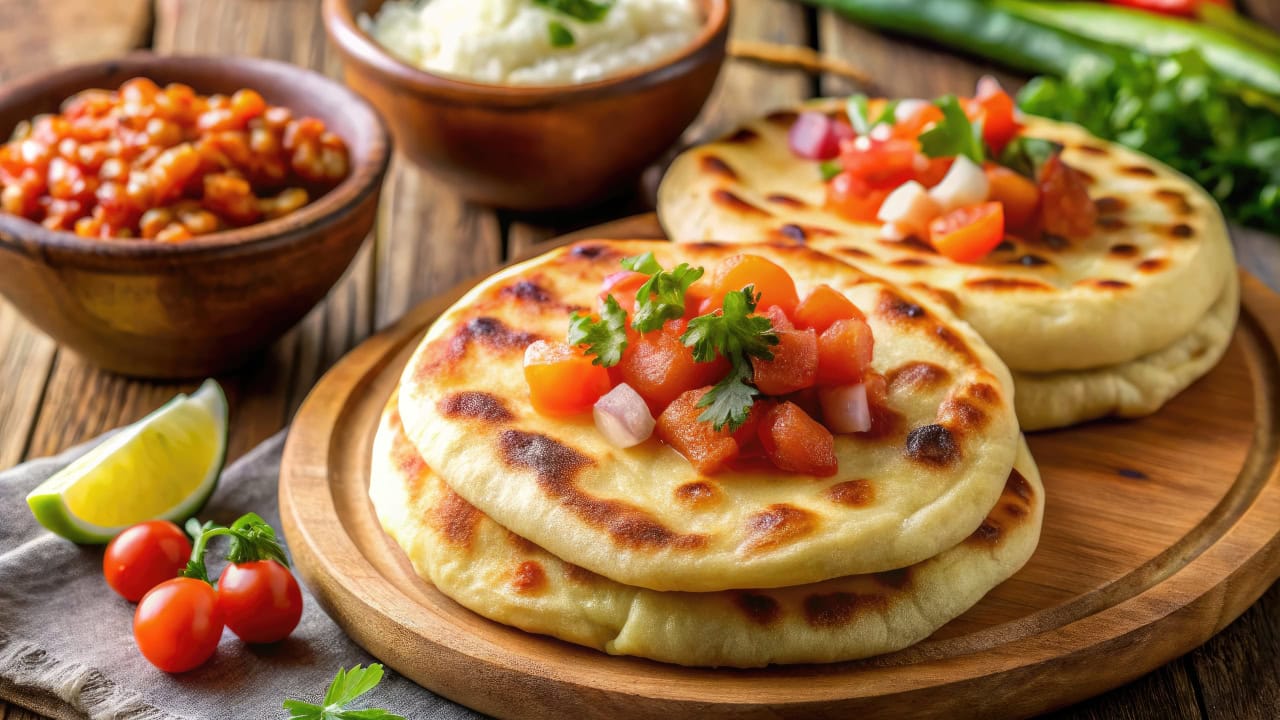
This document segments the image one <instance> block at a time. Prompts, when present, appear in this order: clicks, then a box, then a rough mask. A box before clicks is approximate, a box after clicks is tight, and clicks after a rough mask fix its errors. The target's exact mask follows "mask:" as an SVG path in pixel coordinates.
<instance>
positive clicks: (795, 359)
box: [751, 330, 818, 395]
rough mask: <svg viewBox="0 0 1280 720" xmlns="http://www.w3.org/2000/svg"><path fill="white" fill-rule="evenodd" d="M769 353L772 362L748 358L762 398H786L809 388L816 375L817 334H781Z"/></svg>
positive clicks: (798, 332) (798, 331) (797, 331)
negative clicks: (781, 396) (783, 396)
mask: <svg viewBox="0 0 1280 720" xmlns="http://www.w3.org/2000/svg"><path fill="white" fill-rule="evenodd" d="M777 335H778V344H777V345H774V346H773V347H772V348H770V350H771V351H772V352H773V359H772V360H763V359H761V358H755V357H753V358H751V367H752V368H753V369H754V375H753V376H752V381H753V382H754V383H755V386H756V387H757V388H759V389H760V392H762V393H764V394H765V395H786V394H787V393H790V392H795V391H797V390H801V389H803V388H807V387H812V386H813V381H814V378H815V377H817V374H818V334H817V333H815V332H814V331H813V330H782V331H779V332H778V333H777Z"/></svg>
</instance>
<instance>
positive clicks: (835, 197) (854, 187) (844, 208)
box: [826, 172, 892, 224]
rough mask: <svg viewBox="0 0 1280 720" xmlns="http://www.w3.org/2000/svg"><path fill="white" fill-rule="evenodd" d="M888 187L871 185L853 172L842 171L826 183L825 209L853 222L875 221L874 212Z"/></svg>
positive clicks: (887, 192) (886, 193)
mask: <svg viewBox="0 0 1280 720" xmlns="http://www.w3.org/2000/svg"><path fill="white" fill-rule="evenodd" d="M890 192H892V190H891V189H890V188H876V187H872V186H871V184H870V183H868V182H867V181H866V180H863V179H862V178H860V177H858V176H857V175H854V174H853V173H848V172H842V173H840V174H839V175H837V176H835V177H834V178H832V179H831V182H829V183H827V204H826V206H827V209H829V210H832V211H833V212H835V213H836V214H838V215H840V216H841V217H844V218H846V219H848V220H853V221H854V222H866V223H877V224H879V222H880V221H879V220H877V219H876V214H877V213H879V212H880V206H881V205H883V204H884V199H885V198H887V197H889V193H890Z"/></svg>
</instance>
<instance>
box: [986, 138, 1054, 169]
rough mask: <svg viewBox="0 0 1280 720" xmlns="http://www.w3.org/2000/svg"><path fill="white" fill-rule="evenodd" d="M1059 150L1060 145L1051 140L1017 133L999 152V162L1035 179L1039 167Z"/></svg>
mask: <svg viewBox="0 0 1280 720" xmlns="http://www.w3.org/2000/svg"><path fill="white" fill-rule="evenodd" d="M1060 152H1062V145H1060V144H1059V143H1056V142H1053V141H1052V140H1045V139H1044V138H1033V137H1027V136H1026V135H1019V136H1018V137H1016V138H1014V139H1013V140H1011V141H1010V142H1009V144H1008V145H1006V146H1005V147H1004V151H1003V152H1001V153H1000V164H1001V165H1004V166H1005V167H1007V168H1009V169H1010V170H1013V171H1014V172H1016V173H1018V174H1019V175H1025V176H1026V177H1029V178H1031V179H1032V180H1036V179H1038V178H1039V177H1040V168H1041V167H1043V166H1044V164H1045V163H1047V162H1049V159H1050V158H1052V157H1053V156H1054V155H1057V154H1058V153H1060Z"/></svg>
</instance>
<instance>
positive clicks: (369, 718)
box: [284, 663, 405, 720]
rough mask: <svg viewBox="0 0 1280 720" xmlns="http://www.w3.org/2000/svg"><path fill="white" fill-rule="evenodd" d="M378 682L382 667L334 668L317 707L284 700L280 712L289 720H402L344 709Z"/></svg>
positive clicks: (370, 710) (369, 710)
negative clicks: (330, 681) (334, 672)
mask: <svg viewBox="0 0 1280 720" xmlns="http://www.w3.org/2000/svg"><path fill="white" fill-rule="evenodd" d="M380 682H382V666H381V665H379V664H377V663H373V664H371V665H370V666H369V667H367V668H366V667H361V666H359V665H356V666H355V667H353V668H351V669H350V670H344V669H342V668H338V675H337V677H335V678H334V679H333V682H332V683H330V684H329V690H328V692H326V693H325V694H324V700H323V701H322V704H321V705H316V704H314V703H309V702H303V701H301V700H285V701H284V709H285V710H288V711H289V720H405V718H404V716H402V715H396V714H394V713H391V712H388V711H386V710H382V709H380V708H364V709H361V710H355V709H351V708H348V707H347V706H348V705H350V704H351V703H353V702H355V701H356V700H358V699H359V698H360V697H361V696H363V695H365V694H367V693H369V692H370V691H371V690H373V689H374V688H375V687H377V685H378V683H380Z"/></svg>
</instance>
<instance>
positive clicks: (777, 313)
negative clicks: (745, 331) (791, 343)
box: [759, 305, 796, 331]
mask: <svg viewBox="0 0 1280 720" xmlns="http://www.w3.org/2000/svg"><path fill="white" fill-rule="evenodd" d="M759 314H760V315H763V316H765V317H767V318H769V324H770V325H772V326H773V329H774V330H775V331H777V330H795V329H796V326H795V325H794V324H793V323H792V322H791V318H789V317H787V314H786V313H785V312H783V311H782V308H780V307H778V306H777V305H770V306H769V307H767V308H765V309H764V312H762V313H759Z"/></svg>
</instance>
